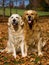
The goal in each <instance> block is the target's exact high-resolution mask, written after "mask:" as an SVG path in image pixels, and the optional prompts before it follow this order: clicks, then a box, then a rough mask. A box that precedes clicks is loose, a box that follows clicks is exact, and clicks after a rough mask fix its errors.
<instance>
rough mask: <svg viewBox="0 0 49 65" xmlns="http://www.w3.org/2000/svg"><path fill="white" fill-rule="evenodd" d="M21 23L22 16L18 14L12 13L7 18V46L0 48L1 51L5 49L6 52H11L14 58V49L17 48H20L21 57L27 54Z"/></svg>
mask: <svg viewBox="0 0 49 65" xmlns="http://www.w3.org/2000/svg"><path fill="white" fill-rule="evenodd" d="M23 25H24V23H23V22H22V18H21V16H20V15H18V14H12V15H11V16H10V17H9V20H8V35H9V36H8V37H9V38H8V43H7V47H6V48H5V49H4V50H0V51H1V52H3V51H6V52H7V53H12V55H13V56H14V58H16V50H17V48H19V47H20V48H21V53H22V57H25V56H27V54H26V52H24V50H25V41H24V33H23Z"/></svg>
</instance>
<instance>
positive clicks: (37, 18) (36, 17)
mask: <svg viewBox="0 0 49 65" xmlns="http://www.w3.org/2000/svg"><path fill="white" fill-rule="evenodd" d="M35 20H36V22H37V21H38V20H39V15H38V13H37V12H36V13H35Z"/></svg>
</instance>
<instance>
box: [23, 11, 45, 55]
mask: <svg viewBox="0 0 49 65" xmlns="http://www.w3.org/2000/svg"><path fill="white" fill-rule="evenodd" d="M38 17H39V16H38V14H37V12H36V11H34V10H27V11H25V12H24V14H23V16H22V19H23V21H24V36H25V41H26V45H28V46H32V47H33V46H34V45H37V48H38V56H40V55H43V54H42V50H41V49H42V47H43V46H44V45H45V44H46V41H45V40H44V41H42V37H41V31H40V30H41V29H40V26H39V27H38V24H37V23H38ZM35 23H36V24H35Z"/></svg>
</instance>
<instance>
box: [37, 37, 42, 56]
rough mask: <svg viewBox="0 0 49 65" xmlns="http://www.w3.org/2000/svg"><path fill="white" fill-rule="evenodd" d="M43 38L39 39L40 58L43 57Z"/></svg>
mask: <svg viewBox="0 0 49 65" xmlns="http://www.w3.org/2000/svg"><path fill="white" fill-rule="evenodd" d="M41 49H42V38H40V39H39V41H38V56H42V55H43V54H42V50H41Z"/></svg>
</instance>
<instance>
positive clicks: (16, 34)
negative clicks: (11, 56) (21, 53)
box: [9, 27, 23, 48]
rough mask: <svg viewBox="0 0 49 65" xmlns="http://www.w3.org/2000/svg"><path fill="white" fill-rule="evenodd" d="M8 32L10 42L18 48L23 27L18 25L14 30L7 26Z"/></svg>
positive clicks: (21, 38)
mask: <svg viewBox="0 0 49 65" xmlns="http://www.w3.org/2000/svg"><path fill="white" fill-rule="evenodd" d="M9 34H10V35H9V36H10V39H11V42H12V43H13V44H14V46H15V47H16V48H18V47H19V46H20V44H21V43H22V40H23V29H21V27H20V28H19V29H18V30H17V31H15V30H14V29H13V28H9Z"/></svg>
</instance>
